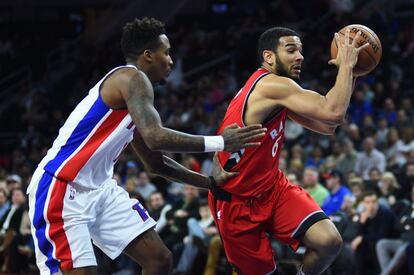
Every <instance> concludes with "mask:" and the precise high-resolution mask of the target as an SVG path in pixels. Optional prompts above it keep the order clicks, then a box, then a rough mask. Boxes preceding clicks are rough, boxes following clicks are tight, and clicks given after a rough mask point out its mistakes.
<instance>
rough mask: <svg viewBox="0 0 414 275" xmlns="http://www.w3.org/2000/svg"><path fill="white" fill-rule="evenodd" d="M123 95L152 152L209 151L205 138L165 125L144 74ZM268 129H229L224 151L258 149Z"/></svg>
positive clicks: (138, 74) (136, 74) (132, 80)
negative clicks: (250, 147)
mask: <svg viewBox="0 0 414 275" xmlns="http://www.w3.org/2000/svg"><path fill="white" fill-rule="evenodd" d="M121 95H122V97H123V99H124V100H125V102H126V105H127V108H128V111H129V114H130V115H131V117H132V120H133V121H134V123H135V125H136V127H137V128H138V131H139V132H140V134H141V135H142V138H143V140H144V141H145V144H146V145H147V146H148V147H149V149H151V150H156V151H169V152H205V151H206V150H205V149H206V148H205V137H203V136H196V135H189V134H185V133H182V132H178V131H174V130H172V129H168V128H165V127H163V126H162V123H161V119H160V116H159V114H158V112H157V110H156V109H155V108H154V91H153V88H152V84H151V82H150V81H149V79H148V77H147V76H146V75H145V74H144V73H143V72H141V71H136V72H134V74H133V75H132V76H131V78H130V79H129V83H128V88H127V89H124V90H121ZM265 130H266V129H264V128H261V125H258V124H256V125H250V126H247V127H244V128H239V127H238V126H237V125H233V126H230V127H227V128H226V129H225V130H224V131H223V133H222V137H223V140H224V149H225V150H226V151H230V152H234V151H237V150H239V149H241V148H244V147H248V146H258V145H259V144H260V142H254V140H257V139H259V138H261V137H263V136H264V132H265ZM216 151H218V150H216Z"/></svg>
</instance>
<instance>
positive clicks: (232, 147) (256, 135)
mask: <svg viewBox="0 0 414 275" xmlns="http://www.w3.org/2000/svg"><path fill="white" fill-rule="evenodd" d="M266 130H267V129H266V128H262V125H261V124H253V125H249V126H246V127H239V126H238V125H237V124H236V123H234V124H231V125H229V126H227V127H226V128H224V130H223V132H222V133H221V135H222V137H223V139H224V151H227V152H237V151H239V150H240V149H243V148H245V147H251V146H259V145H260V142H259V141H258V140H259V139H261V138H262V137H263V136H264V135H265V133H266Z"/></svg>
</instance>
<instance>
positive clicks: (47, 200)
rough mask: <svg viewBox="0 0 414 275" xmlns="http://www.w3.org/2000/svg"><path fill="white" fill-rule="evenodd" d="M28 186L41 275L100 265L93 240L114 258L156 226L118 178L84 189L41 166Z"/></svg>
mask: <svg viewBox="0 0 414 275" xmlns="http://www.w3.org/2000/svg"><path fill="white" fill-rule="evenodd" d="M30 186H31V187H30V190H28V191H29V216H30V220H31V223H32V227H31V228H32V235H33V239H34V242H35V248H36V262H37V266H38V267H39V270H40V273H41V274H53V273H56V272H58V271H59V269H62V270H67V269H72V268H78V267H84V266H96V259H95V255H94V252H93V248H92V243H91V239H92V240H93V243H94V244H95V245H96V246H97V247H99V248H100V249H101V250H102V251H103V252H104V253H105V254H106V255H108V256H109V257H110V258H112V259H114V258H116V257H118V256H119V255H120V254H121V253H122V251H123V250H124V249H125V247H126V246H127V245H128V244H129V243H130V242H131V241H132V240H134V239H135V238H136V237H137V236H138V235H140V234H142V233H143V232H145V231H147V230H148V229H150V228H152V227H154V226H155V224H156V222H155V221H154V220H153V219H152V218H151V217H150V216H149V215H148V212H147V211H146V210H145V208H144V207H143V206H142V205H141V203H140V202H139V201H138V200H136V199H130V198H129V195H128V193H127V192H126V191H125V190H124V189H122V188H121V187H119V186H118V185H117V184H116V181H114V180H109V181H108V182H106V183H105V184H104V185H103V187H102V188H101V189H86V188H85V187H82V186H79V185H77V184H76V183H72V182H69V183H68V182H65V181H61V180H59V179H56V178H55V177H53V176H52V175H50V174H49V173H46V172H44V171H43V169H40V168H39V169H37V170H36V172H35V173H34V175H33V177H32V182H31V184H30Z"/></svg>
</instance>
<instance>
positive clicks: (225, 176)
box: [211, 153, 239, 186]
mask: <svg viewBox="0 0 414 275" xmlns="http://www.w3.org/2000/svg"><path fill="white" fill-rule="evenodd" d="M211 174H212V176H213V178H214V179H215V180H216V183H217V186H220V185H221V184H222V183H224V182H226V181H228V180H229V179H231V178H234V177H236V176H237V175H239V172H227V171H225V170H224V169H223V167H221V164H220V162H219V159H218V154H217V153H215V154H214V157H213V169H212V171H211Z"/></svg>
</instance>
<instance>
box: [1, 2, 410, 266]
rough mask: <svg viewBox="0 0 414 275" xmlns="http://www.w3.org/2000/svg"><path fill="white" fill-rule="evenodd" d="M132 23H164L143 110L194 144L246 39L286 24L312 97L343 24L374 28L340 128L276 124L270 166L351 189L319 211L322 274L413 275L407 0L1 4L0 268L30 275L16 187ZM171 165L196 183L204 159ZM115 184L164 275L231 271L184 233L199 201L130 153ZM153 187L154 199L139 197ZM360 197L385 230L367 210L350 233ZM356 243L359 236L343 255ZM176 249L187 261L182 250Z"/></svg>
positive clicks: (281, 255) (250, 48) (289, 258)
mask: <svg viewBox="0 0 414 275" xmlns="http://www.w3.org/2000/svg"><path fill="white" fill-rule="evenodd" d="M144 16H151V17H155V18H157V19H159V20H162V21H165V22H166V24H167V35H168V37H169V39H170V42H171V45H172V51H171V52H172V57H173V60H174V63H175V65H174V71H173V72H172V74H171V75H170V77H169V82H168V84H167V85H165V86H159V87H156V108H157V110H158V111H159V113H160V114H161V116H162V119H163V122H164V124H165V125H166V126H168V127H171V128H174V129H179V130H182V131H186V132H189V133H194V134H201V135H213V134H215V131H216V130H217V127H218V124H219V123H220V120H221V118H222V116H223V114H224V111H225V109H226V106H227V103H228V102H229V100H230V99H231V98H232V97H233V96H234V95H235V93H236V92H237V91H238V90H239V89H240V87H242V85H243V84H244V81H245V80H246V79H247V77H248V76H249V75H250V74H251V73H252V72H253V70H255V69H256V68H257V66H258V65H257V62H256V43H257V39H258V36H259V34H260V33H261V32H263V31H264V30H265V29H266V28H268V27H271V26H286V27H290V28H293V29H295V30H297V31H299V32H300V33H301V35H302V42H303V44H304V56H305V61H304V65H303V67H302V77H301V81H300V83H301V85H302V86H303V87H305V88H310V89H314V90H317V91H321V92H322V93H325V92H326V91H328V90H329V88H330V87H331V86H332V85H333V83H334V80H335V76H336V70H335V68H334V67H331V66H328V64H327V61H328V60H329V47H330V41H331V39H332V36H333V33H334V32H335V31H337V30H339V29H340V28H342V27H343V26H346V25H348V24H351V23H358V24H363V25H366V26H368V27H370V28H371V29H373V30H374V31H375V32H376V33H377V34H378V36H379V37H380V40H381V42H382V46H383V56H382V60H381V62H380V64H379V66H378V68H377V69H376V70H375V71H374V72H372V73H371V74H369V75H367V76H364V77H361V78H359V79H358V82H357V85H356V88H355V91H354V94H353V98H352V101H351V104H350V107H349V110H348V115H347V121H346V122H345V123H344V124H343V125H342V126H340V127H338V129H337V131H336V133H335V135H333V136H322V135H318V134H313V133H311V132H309V131H307V130H305V129H303V128H302V127H300V126H299V125H296V124H293V123H288V124H287V127H286V141H285V145H284V148H283V152H282V154H281V160H280V165H281V169H283V170H284V171H285V172H286V173H287V174H288V175H289V177H290V179H291V180H292V181H296V183H297V184H300V185H302V186H304V187H305V188H307V189H309V188H310V189H312V188H311V187H312V184H313V183H312V182H316V181H317V182H319V183H321V185H322V186H325V187H326V183H327V180H328V178H330V177H332V176H333V175H336V173H338V171H339V172H340V174H342V176H343V177H341V178H342V181H341V184H342V185H344V186H347V187H348V188H349V189H350V190H351V192H352V193H353V195H352V196H349V197H347V198H344V202H343V203H342V207H341V210H340V211H338V212H335V213H332V215H331V217H332V219H333V220H334V222H335V224H336V225H337V227H338V229H339V230H340V232H341V234H342V236H343V239H344V242H345V245H344V248H343V251H342V252H341V254H340V256H339V257H338V259H337V261H336V262H335V263H334V265H333V266H332V267H331V268H330V269H329V270H328V271H327V272H326V274H380V270H381V269H382V270H385V269H386V268H390V267H391V266H393V265H394V264H395V262H393V261H392V260H391V259H392V257H393V256H394V254H397V256H398V257H395V259H396V258H398V259H401V261H400V262H401V265H396V267H395V268H398V269H397V270H398V271H396V273H395V274H410V270H411V274H414V273H412V272H414V270H413V269H410V268H413V267H412V266H411V265H413V262H414V257H413V248H412V246H413V241H414V237H413V235H414V234H413V232H414V228H413V225H414V222H413V218H414V215H413V214H414V212H413V206H412V203H413V199H414V191H413V190H414V189H413V186H414V110H413V100H414V97H413V95H414V85H413V84H414V83H413V82H414V70H413V67H414V20H413V18H414V1H409V0H399V1H397V0H395V1H386V0H382V1H381V0H313V1H299V0H290V1H284V0H273V1H270V0H260V1H259V0H257V1H247V0H242V1H231V0H221V1H211V0H210V1H209V0H192V1H187V0H176V1H166V0H153V1H137V0H99V1H98V0H84V1H81V0H59V1H49V0H36V1H23V0H15V1H9V0H4V1H1V2H0V34H1V35H0V102H1V103H0V129H1V130H0V141H1V143H0V215H1V216H0V219H1V220H0V242H1V243H0V268H1V272H4V273H7V274H11V273H21V274H29V273H33V274H36V273H37V271H36V267H35V262H34V254H33V247H34V245H33V241H32V240H31V237H30V223H28V217H27V212H26V211H24V210H25V209H27V202H26V200H25V197H24V196H23V194H22V192H21V191H19V190H23V191H24V190H25V189H26V187H27V184H28V182H29V181H30V177H31V173H32V172H33V171H34V169H35V167H36V165H37V163H38V162H39V161H40V160H41V158H42V156H44V154H45V153H46V150H47V149H48V148H49V147H50V146H51V143H52V141H53V139H54V138H55V137H56V135H57V133H58V129H59V128H60V126H61V125H62V124H63V123H64V121H65V119H66V117H67V115H68V114H69V113H70V111H71V110H72V109H73V108H74V107H75V106H76V104H77V103H78V102H79V101H80V100H81V99H82V98H83V97H84V96H85V95H86V93H87V92H88V90H89V89H90V88H91V87H92V86H93V85H94V84H95V83H96V82H97V81H98V80H99V79H100V78H101V77H103V75H104V74H106V72H107V71H108V70H110V69H111V68H113V67H115V66H118V65H122V64H124V61H123V59H122V56H121V50H120V45H119V39H120V33H121V28H122V26H123V25H124V24H125V22H127V21H129V20H131V19H133V18H135V17H137V18H142V17H144ZM370 141H373V142H374V143H373V144H374V147H375V148H376V149H375V156H377V157H378V159H379V160H380V161H376V162H375V163H376V164H375V165H374V166H370V167H367V165H364V163H362V162H361V159H363V157H364V154H365V152H366V151H367V150H368V149H367V147H369V145H364V144H369V143H370ZM173 157H174V158H175V159H176V160H178V161H180V162H181V163H182V164H183V165H185V166H186V167H188V168H191V169H193V170H196V171H201V172H203V173H206V174H208V173H209V169H210V167H211V155H208V154H199V155H191V154H187V155H182V154H176V155H173ZM382 159H384V160H385V161H384V162H381V160H382ZM309 167H310V168H309ZM367 169H369V170H367ZM333 170H334V171H333ZM332 172H333V173H332ZM304 175H305V176H304ZM148 176H149V177H148ZM115 178H116V179H117V180H118V182H119V184H120V185H122V186H123V187H124V188H125V189H126V190H127V191H128V192H129V193H130V195H131V196H133V197H138V198H141V200H142V201H143V202H145V204H146V206H147V209H148V210H149V212H150V213H151V214H152V216H153V217H154V218H157V219H158V218H160V216H161V226H160V227H161V228H158V229H157V230H159V232H160V235H161V236H162V238H163V240H164V242H165V243H166V244H167V246H168V247H169V248H170V250H171V251H173V253H174V270H175V271H174V272H175V273H176V274H231V271H230V268H229V266H228V264H227V263H226V260H225V257H224V254H223V252H222V250H221V248H220V240H219V238H218V237H217V235H216V234H215V231H214V226H211V227H209V229H208V231H209V232H210V233H209V234H208V235H209V236H208V237H207V238H205V239H197V238H193V237H188V236H187V234H188V227H187V223H188V219H189V218H195V219H196V221H199V220H200V216H199V211H198V208H199V206H201V207H202V206H203V204H204V202H205V198H206V193H205V192H204V191H200V190H196V189H194V188H190V187H184V186H183V185H180V184H177V183H172V182H167V181H165V180H163V179H161V178H159V177H153V176H152V175H148V174H147V173H145V171H144V170H143V166H142V165H141V163H140V162H139V161H138V159H137V157H136V156H135V155H134V154H133V153H132V151H131V150H130V148H128V149H127V150H126V151H125V152H124V153H123V155H122V156H121V158H120V159H119V161H118V163H117V165H116V169H115ZM327 187H328V191H332V187H330V186H327ZM310 189H309V190H310ZM13 190H15V191H13ZM155 190H158V191H160V194H157V195H154V194H152V192H153V191H155ZM364 190H374V191H375V192H377V194H378V198H379V200H378V201H377V203H378V204H379V209H382V210H384V209H385V210H384V211H385V212H387V211H388V212H387V213H391V214H392V216H393V219H392V220H386V221H385V220H384V219H383V218H382V217H380V215H382V214H381V213H383V212H384V211H378V212H376V215H377V216H375V217H372V218H371V220H370V222H369V223H368V225H367V224H360V223H359V214H360V213H361V211H363V210H361V209H363V208H364V203H363V199H362V192H363V191H364ZM12 193H13V194H12ZM151 194H152V195H151ZM12 195H13V196H12ZM162 198H164V200H165V203H163V201H162ZM11 204H15V205H17V206H18V207H19V209H22V211H20V212H16V213H20V214H19V215H20V216H19V217H15V220H16V221H17V222H16V223H15V224H14V226H11V225H8V226H4V221H5V219H6V217H7V215H8V213H9V212H8V209H9V208H10V205H11ZM168 209H170V210H169V211H167V210H168ZM204 218H205V219H206V220H208V219H209V217H208V215H207V217H204ZM359 234H364V236H369V237H367V238H365V241H364V245H361V246H360V247H358V248H356V249H355V248H354V247H353V245H352V243H353V240H354V238H355V237H356V236H357V235H359ZM189 239H191V241H192V243H194V244H195V245H196V250H195V251H197V253H195V254H194V255H196V257H189V258H186V254H185V253H182V251H184V250H185V247H186V245H188V243H189ZM384 239H391V240H392V241H388V242H387V241H382V242H381V240H384ZM379 244H381V245H379ZM273 246H274V249H275V251H276V258H277V261H278V262H279V263H280V265H279V266H280V270H279V272H280V273H281V274H295V268H296V266H297V261H298V260H300V258H301V256H302V254H303V250H302V249H299V251H298V253H296V254H294V253H293V252H292V251H290V250H289V249H288V248H287V247H285V246H283V245H281V244H279V243H278V242H277V241H276V240H275V241H273ZM402 248H404V249H402ZM384 251H385V252H384ZM397 252H398V253H397ZM379 254H381V255H379ZM96 256H97V259H98V263H99V272H100V273H102V274H140V272H139V267H138V266H137V265H135V264H134V263H133V262H131V261H130V260H128V259H127V258H126V257H124V256H121V257H119V258H118V259H116V260H115V261H110V260H109V259H108V258H107V257H106V256H104V255H103V254H102V252H100V251H99V250H98V249H96Z"/></svg>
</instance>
